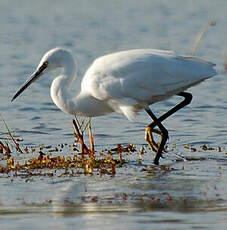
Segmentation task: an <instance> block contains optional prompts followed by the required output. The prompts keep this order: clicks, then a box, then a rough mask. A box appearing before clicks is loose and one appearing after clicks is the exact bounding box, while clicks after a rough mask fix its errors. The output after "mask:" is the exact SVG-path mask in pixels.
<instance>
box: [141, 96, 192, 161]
mask: <svg viewBox="0 0 227 230" xmlns="http://www.w3.org/2000/svg"><path fill="white" fill-rule="evenodd" d="M177 95H178V96H182V97H184V100H183V101H182V102H180V103H179V104H177V105H176V106H175V107H173V108H172V109H170V110H169V111H168V112H166V113H165V114H163V115H162V116H161V117H159V118H156V117H155V115H154V114H153V113H152V112H151V110H150V109H149V110H148V109H145V110H146V112H147V113H148V114H149V115H150V117H151V118H152V119H153V122H152V123H151V124H149V125H148V126H147V128H146V135H145V139H146V141H147V142H148V144H149V146H150V148H151V149H152V150H153V151H155V152H157V153H156V156H155V159H154V164H157V165H158V164H159V159H160V157H162V151H163V149H164V147H165V143H166V141H167V139H168V131H167V130H166V129H165V127H164V126H163V125H162V124H161V122H162V121H164V120H165V119H166V118H168V117H169V116H171V115H172V114H174V113H175V112H177V111H178V110H180V109H182V108H183V107H185V106H186V105H188V104H190V103H191V100H192V95H191V94H190V93H187V92H181V93H178V94H177ZM160 125H161V126H160ZM155 126H158V127H159V129H160V131H159V130H157V129H154V127H155ZM163 128H164V129H165V130H164V129H163ZM163 130H164V131H163ZM158 131H159V132H158ZM152 132H155V133H157V134H160V135H161V143H160V145H158V144H157V143H156V142H155V141H154V139H153V135H152ZM166 133H167V134H166Z"/></svg>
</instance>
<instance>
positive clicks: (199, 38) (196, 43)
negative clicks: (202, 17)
mask: <svg viewBox="0 0 227 230" xmlns="http://www.w3.org/2000/svg"><path fill="white" fill-rule="evenodd" d="M215 25H216V21H215V20H213V21H210V22H209V23H208V24H207V25H206V26H204V27H203V29H202V31H201V32H200V33H199V35H198V36H197V37H196V39H195V42H194V44H193V47H192V49H191V52H190V54H191V55H192V56H194V55H195V51H196V49H197V47H198V45H199V42H200V40H201V39H202V37H203V34H204V33H205V32H206V30H207V29H208V28H209V27H210V26H215Z"/></svg>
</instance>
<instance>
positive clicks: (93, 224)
mask: <svg viewBox="0 0 227 230" xmlns="http://www.w3.org/2000/svg"><path fill="white" fill-rule="evenodd" d="M226 10H227V3H226V1H225V0H219V1H211V0H207V1H197V0H192V1H184V2H182V1H180V0H172V1H154V0H153V1H150V0H149V1H148V0H147V1H146V0H143V1H134V0H131V1H129V0H126V1H120V0H116V1H103V0H100V1H98V0H97V1H89V0H84V1H71V0H69V1H64V2H63V1H60V0H59V1H50V0H48V1H28V0H27V1H26V0H22V1H16V0H8V1H1V3H0V28H1V30H0V38H1V43H0V50H1V59H0V67H1V74H0V79H1V81H0V86H1V91H0V97H1V102H0V112H1V114H2V115H3V117H4V118H5V120H6V121H7V123H8V125H9V127H10V128H11V129H13V130H15V131H17V135H18V136H20V137H23V139H24V141H23V143H21V145H22V146H23V147H24V146H27V145H28V146H31V145H37V146H39V144H44V145H50V144H51V145H53V146H56V145H58V144H59V143H68V144H70V143H72V142H73V136H72V132H73V128H72V124H71V119H72V117H71V116H70V115H67V114H64V113H63V112H61V111H60V110H59V109H57V108H56V107H55V105H54V104H53V103H52V101H51V98H50V96H49V87H50V84H51V81H52V80H53V76H54V75H56V74H58V71H56V72H55V73H53V74H49V75H48V77H47V76H46V77H45V78H43V79H40V81H38V82H37V83H35V84H34V85H32V86H31V87H30V88H29V89H27V90H26V91H25V92H24V93H23V95H21V96H20V97H19V98H18V99H17V100H16V101H15V103H13V104H11V102H10V99H11V98H12V96H13V94H14V93H15V91H16V90H17V89H18V88H19V87H20V86H21V84H23V82H24V81H25V80H26V77H27V76H29V74H31V73H32V72H33V71H34V69H35V68H36V65H37V64H38V62H39V61H40V58H41V57H42V55H43V54H44V52H46V51H47V50H49V49H51V48H53V47H56V46H64V47H66V48H68V49H70V50H72V51H73V52H74V53H75V56H76V58H77V60H78V65H79V78H80V79H81V77H82V76H83V73H84V71H85V70H86V69H87V68H88V66H89V65H90V64H91V62H92V61H93V60H94V59H95V58H96V57H97V56H100V55H104V54H107V53H110V52H115V51H119V50H127V49H132V48H157V49H172V50H175V51H177V52H178V53H181V54H188V53H189V52H190V49H191V47H192V45H193V42H194V40H195V37H196V35H197V34H198V32H199V31H201V29H202V27H203V26H205V25H206V24H207V23H209V22H210V21H211V20H216V22H217V25H216V26H215V27H211V28H209V29H208V31H207V32H206V33H205V35H204V37H203V39H202V41H201V43H200V45H199V47H198V50H197V51H196V54H197V55H198V56H200V57H203V58H206V59H207V60H209V61H212V62H214V63H216V64H217V69H218V70H220V69H222V68H223V62H224V57H225V54H226V52H227V48H226V33H225V30H226V25H227V18H226ZM226 79H227V78H226V75H218V76H216V77H214V78H212V79H210V80H207V81H206V82H204V83H202V84H200V85H199V86H196V87H195V88H192V89H190V92H191V93H192V94H193V95H194V99H193V102H192V104H191V105H190V106H188V107H187V108H184V109H183V110H181V111H180V112H178V113H177V114H175V115H174V116H172V117H171V118H170V119H168V120H167V121H165V122H164V124H165V125H166V127H168V129H169V131H170V139H169V141H168V145H169V146H170V147H171V150H170V151H169V152H168V153H167V154H166V155H165V157H166V159H163V160H161V163H162V164H164V165H167V166H170V167H171V168H173V170H170V171H169V172H166V171H165V170H164V171H163V170H159V169H158V168H157V169H156V170H155V172H153V171H152V170H150V171H144V169H147V167H148V168H149V166H151V165H152V159H153V153H151V152H150V151H149V150H148V149H147V148H146V150H147V152H146V153H145V155H144V156H143V158H144V159H143V165H139V164H138V155H137V154H136V153H135V154H132V155H129V156H127V159H128V161H127V163H126V164H125V165H124V166H123V168H120V169H117V174H116V176H115V177H111V176H109V175H106V176H103V177H100V176H98V175H94V176H83V175H81V176H77V177H67V176H66V177H61V178H58V177H54V178H49V177H41V178H39V177H34V178H30V179H32V180H30V179H29V180H28V178H25V177H23V176H22V175H21V176H18V177H16V178H15V177H13V176H12V175H8V176H7V175H0V177H1V178H0V222H1V229H4V230H5V229H41V228H48V229H75V228H78V229H119V228H122V229H183V228H184V229H214V228H215V229H226V228H225V226H226V219H227V218H226V217H227V216H226V209H227V203H226V200H227V197H226V192H225V191H226V189H227V187H226V178H227V177H226V169H227V164H226V153H227V150H226V145H227V140H226V136H227V125H226V124H227V118H226V109H227V100H226V98H227V93H226V92H227V91H226V85H227V80H226ZM78 88H79V83H78V84H75V87H74V89H75V91H74V93H75V92H76V90H78ZM178 101H179V99H178V98H177V97H174V98H172V99H170V100H168V101H166V102H161V103H158V104H155V105H153V106H152V110H153V111H154V112H155V113H156V114H157V115H161V114H162V113H163V112H165V111H167V110H168V109H169V108H170V107H171V106H174V104H176V103H177V102H178ZM148 123H149V118H148V116H147V115H146V114H145V113H144V112H141V113H140V115H139V116H138V117H137V119H136V121H135V122H129V121H127V120H126V118H124V117H122V116H119V115H116V114H111V115H108V116H105V117H101V118H95V119H94V120H93V128H94V133H95V142H96V148H97V149H101V148H112V147H113V146H116V144H118V143H122V144H129V143H134V144H135V145H136V146H137V149H139V148H140V146H141V145H144V146H145V147H146V145H145V141H144V127H145V126H146V125H147V124H148ZM0 125H1V126H0V130H1V131H2V130H4V129H5V127H4V126H3V124H2V123H1V124H0ZM173 144H176V147H175V148H173V149H172V147H173ZM185 144H189V146H193V147H194V148H196V152H191V151H190V149H186V148H185V147H184V145H185ZM203 144H206V145H208V146H212V147H213V148H214V149H215V150H210V151H204V150H202V148H201V146H202V145H203ZM218 146H221V148H222V151H221V152H218V151H217V147H218ZM69 149H70V147H69ZM68 151H71V150H68ZM62 154H64V153H62ZM179 155H180V156H179ZM181 156H183V157H191V158H192V157H193V159H194V158H195V159H200V158H201V159H202V160H193V161H176V159H182V158H181ZM15 157H18V158H20V159H25V158H26V159H27V158H29V155H25V156H24V155H16V156H15Z"/></svg>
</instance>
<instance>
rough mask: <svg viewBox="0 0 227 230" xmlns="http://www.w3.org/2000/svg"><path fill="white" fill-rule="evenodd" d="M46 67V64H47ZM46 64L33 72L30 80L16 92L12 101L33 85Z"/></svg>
mask: <svg viewBox="0 0 227 230" xmlns="http://www.w3.org/2000/svg"><path fill="white" fill-rule="evenodd" d="M45 67H46V66H45ZM45 67H44V66H41V67H40V68H39V69H38V70H37V71H36V72H35V73H33V74H32V75H31V77H30V79H29V80H28V81H26V82H25V83H24V85H23V86H22V87H21V88H20V89H19V90H18V91H17V92H16V94H15V95H14V96H13V98H12V100H11V102H13V101H14V100H15V99H16V98H17V97H18V96H19V95H20V94H21V93H22V92H23V91H24V90H25V89H26V88H27V87H28V86H29V85H31V84H32V83H33V82H34V81H36V80H37V79H38V78H39V77H40V76H41V75H42V73H43V70H44V69H45Z"/></svg>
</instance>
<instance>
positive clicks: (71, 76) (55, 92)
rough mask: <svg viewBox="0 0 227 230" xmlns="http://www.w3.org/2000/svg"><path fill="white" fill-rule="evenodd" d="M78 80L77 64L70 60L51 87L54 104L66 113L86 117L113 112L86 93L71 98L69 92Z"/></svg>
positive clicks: (79, 93)
mask: <svg viewBox="0 0 227 230" xmlns="http://www.w3.org/2000/svg"><path fill="white" fill-rule="evenodd" d="M76 78H77V69H76V65H75V62H74V61H73V59H72V60H68V61H67V62H65V64H64V65H63V71H62V74H61V75H60V76H58V77H56V78H55V79H54V80H53V82H52V85H51V89H50V94H51V97H52V100H53V102H54V103H55V104H56V105H57V107H58V108H60V109H61V110H62V111H64V112H65V113H69V114H72V115H81V116H86V117H93V116H100V115H104V114H106V113H109V112H112V110H111V108H110V107H109V106H108V105H106V104H105V103H103V102H102V101H99V100H98V99H96V98H94V97H93V96H92V95H90V94H89V93H86V92H82V91H80V92H78V95H77V96H76V97H73V98H72V97H71V96H70V94H69V91H70V89H71V87H72V85H73V81H75V80H76Z"/></svg>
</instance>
